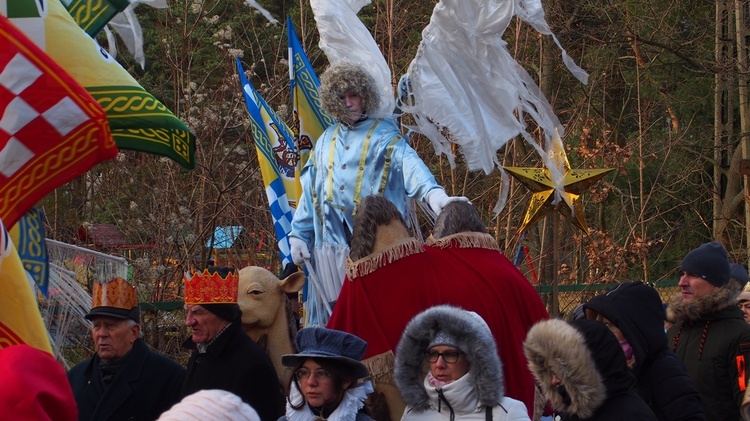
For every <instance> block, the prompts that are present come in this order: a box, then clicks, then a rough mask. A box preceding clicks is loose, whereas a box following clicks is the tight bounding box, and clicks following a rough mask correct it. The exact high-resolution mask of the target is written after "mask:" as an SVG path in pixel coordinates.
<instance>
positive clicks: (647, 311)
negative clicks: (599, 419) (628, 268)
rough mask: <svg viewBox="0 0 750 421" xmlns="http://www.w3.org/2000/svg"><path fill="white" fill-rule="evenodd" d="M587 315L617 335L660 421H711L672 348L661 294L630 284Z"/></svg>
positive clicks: (591, 306)
mask: <svg viewBox="0 0 750 421" xmlns="http://www.w3.org/2000/svg"><path fill="white" fill-rule="evenodd" d="M583 308H584V310H585V315H586V318H587V319H589V320H596V321H599V322H602V323H604V324H605V326H607V327H608V328H609V329H610V330H611V331H612V333H614V334H615V336H616V337H617V339H618V341H619V342H620V346H621V347H622V350H623V354H624V355H625V358H626V360H627V362H628V366H629V367H630V368H631V372H632V373H633V375H634V376H635V377H636V392H638V394H639V395H640V396H641V398H643V400H644V401H646V403H647V404H648V406H649V407H650V408H651V409H652V410H653V411H654V414H656V416H657V418H658V419H659V420H705V419H706V414H705V411H704V410H703V406H702V405H701V399H700V395H699V394H698V391H697V390H696V389H695V386H693V382H692V381H691V380H690V376H688V374H687V369H686V368H685V365H684V364H683V363H682V361H681V360H680V359H679V358H677V356H676V355H675V354H674V352H672V350H671V349H670V348H668V347H667V335H666V334H665V333H664V307H663V305H662V302H661V298H660V297H659V293H658V292H657V291H656V290H655V289H654V288H651V287H650V286H647V285H646V284H644V283H643V282H624V283H621V284H619V285H617V287H615V288H614V289H612V290H611V291H608V292H606V293H605V294H601V295H598V296H596V297H594V298H592V299H591V300H589V301H588V302H587V303H586V304H584V307H583Z"/></svg>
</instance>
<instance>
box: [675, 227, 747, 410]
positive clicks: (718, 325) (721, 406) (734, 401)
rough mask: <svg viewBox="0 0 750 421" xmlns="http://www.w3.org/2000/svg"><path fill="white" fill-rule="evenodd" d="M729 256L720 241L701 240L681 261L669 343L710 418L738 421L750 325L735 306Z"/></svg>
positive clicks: (745, 375)
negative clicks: (684, 368) (682, 363)
mask: <svg viewBox="0 0 750 421" xmlns="http://www.w3.org/2000/svg"><path fill="white" fill-rule="evenodd" d="M729 278H730V266H729V256H728V255H727V252H726V250H725V249H724V247H723V246H722V245H721V244H719V243H718V242H715V241H713V242H710V243H705V244H702V245H701V246H700V247H698V248H696V249H694V250H692V251H691V252H690V253H688V254H687V255H686V256H685V258H684V259H683V260H682V263H681V264H680V282H679V286H680V293H678V294H677V295H676V296H675V297H674V298H673V299H672V301H671V302H670V303H669V309H670V314H671V315H672V317H673V319H674V324H673V325H672V327H670V328H669V330H668V331H667V339H668V340H669V346H670V347H671V348H672V349H673V350H674V352H675V353H676V354H677V356H678V357H679V358H680V359H681V360H682V361H683V362H684V363H685V366H686V367H687V369H688V374H689V375H690V378H691V379H692V380H693V384H694V385H695V387H696V389H698V393H700V395H701V402H702V403H703V407H704V408H705V410H706V418H707V419H709V420H737V419H739V418H740V404H741V402H742V397H743V392H744V391H745V389H746V387H747V373H746V370H745V365H746V362H747V361H749V359H750V326H748V324H747V323H745V321H744V320H743V318H742V311H740V309H739V308H737V301H736V299H737V287H736V286H735V285H733V283H730V281H729Z"/></svg>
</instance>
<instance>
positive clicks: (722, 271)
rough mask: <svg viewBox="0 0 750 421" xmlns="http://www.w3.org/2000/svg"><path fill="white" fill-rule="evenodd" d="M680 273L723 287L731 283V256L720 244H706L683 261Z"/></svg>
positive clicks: (712, 242)
mask: <svg viewBox="0 0 750 421" xmlns="http://www.w3.org/2000/svg"><path fill="white" fill-rule="evenodd" d="M680 272H688V273H691V274H693V275H695V276H698V277H700V278H703V279H705V280H706V281H708V282H710V283H711V284H712V285H715V286H717V287H723V286H724V285H726V284H727V282H729V256H728V255H727V251H726V250H725V249H724V246H722V245H721V244H720V243H718V242H716V241H711V242H710V243H704V244H701V245H700V246H699V247H698V248H696V249H694V250H692V251H690V253H688V254H687V255H686V256H685V258H684V259H682V263H681V264H680Z"/></svg>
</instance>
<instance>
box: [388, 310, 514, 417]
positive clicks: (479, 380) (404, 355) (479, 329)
mask: <svg viewBox="0 0 750 421" xmlns="http://www.w3.org/2000/svg"><path fill="white" fill-rule="evenodd" d="M438 332H445V333H447V334H448V335H450V336H452V337H454V338H457V339H458V348H459V349H461V350H462V351H464V352H466V358H467V359H468V361H469V373H470V374H471V376H469V382H470V383H471V385H472V387H473V388H474V391H475V393H476V395H477V399H478V400H479V404H480V405H482V406H491V407H494V406H496V405H498V404H499V403H500V401H501V400H502V398H503V394H504V390H505V389H504V384H505V382H504V380H503V368H502V364H501V362H500V357H499V356H498V353H497V346H496V345H495V339H494V337H493V336H492V333H491V332H490V328H489V327H488V326H487V324H486V323H485V322H484V320H482V319H481V318H480V317H479V316H478V315H477V314H476V313H471V312H468V311H466V310H463V309H461V308H458V307H453V306H449V305H440V306H435V307H432V308H429V309H427V310H425V311H424V312H422V313H420V314H418V315H417V316H416V317H414V318H413V319H412V320H411V321H410V322H409V324H408V325H407V326H406V329H405V330H404V334H403V335H402V336H401V340H400V341H399V344H398V347H397V349H396V362H395V369H394V377H395V380H396V385H397V386H398V389H399V391H400V392H401V396H402V397H403V398H404V402H405V403H406V404H407V405H409V406H411V407H412V409H414V410H416V411H425V410H427V409H429V408H430V401H429V397H428V395H427V392H426V391H425V389H424V385H423V381H424V378H425V376H426V374H427V371H428V370H429V365H428V363H426V362H425V360H424V353H425V351H427V347H428V346H429V344H430V343H431V342H432V340H433V339H434V338H435V336H436V335H437V334H438Z"/></svg>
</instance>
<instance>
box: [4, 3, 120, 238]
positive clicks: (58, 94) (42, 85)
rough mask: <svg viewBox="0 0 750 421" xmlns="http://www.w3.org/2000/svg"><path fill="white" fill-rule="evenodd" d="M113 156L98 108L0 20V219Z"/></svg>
mask: <svg viewBox="0 0 750 421" xmlns="http://www.w3.org/2000/svg"><path fill="white" fill-rule="evenodd" d="M115 156H117V147H116V146H115V143H114V140H113V139H112V134H111V133H110V130H109V125H108V123H107V117H106V114H105V113H104V110H102V108H101V107H100V106H99V104H98V103H97V102H96V101H95V100H94V98H92V97H91V95H89V94H88V92H86V90H85V89H83V88H82V87H81V86H80V85H78V83H76V82H75V80H73V78H72V77H70V76H69V75H68V74H67V73H66V72H65V71H64V70H63V69H62V68H61V67H60V66H58V65H57V64H56V63H55V62H54V61H53V60H52V59H50V58H49V56H47V54H46V53H45V52H44V51H42V50H41V49H39V48H38V47H37V46H36V44H34V43H33V42H32V41H30V40H29V39H28V38H27V37H26V36H25V35H24V34H23V33H22V32H21V31H20V30H19V29H17V28H16V27H15V26H14V25H13V24H12V23H10V21H9V20H8V19H7V18H6V17H4V16H2V15H0V219H2V221H3V222H4V223H5V224H6V225H7V226H13V224H15V223H16V221H18V219H19V218H20V217H21V216H22V215H23V214H24V213H26V212H27V211H28V210H29V209H30V208H31V207H32V206H34V205H35V204H36V202H38V201H39V200H40V199H42V197H44V195H46V194H47V193H49V192H50V191H52V190H53V189H55V188H57V187H59V186H61V185H63V184H65V183H67V182H68V181H70V180H72V179H74V178H76V177H78V176H79V175H81V174H83V173H84V172H86V171H88V170H89V169H91V168H92V167H93V166H94V165H96V164H98V163H99V162H102V161H105V160H108V159H112V158H114V157H115Z"/></svg>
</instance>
